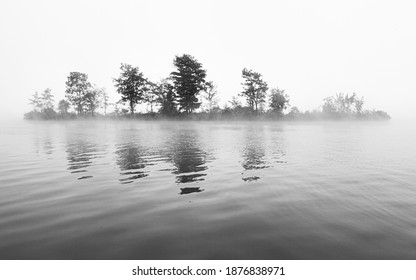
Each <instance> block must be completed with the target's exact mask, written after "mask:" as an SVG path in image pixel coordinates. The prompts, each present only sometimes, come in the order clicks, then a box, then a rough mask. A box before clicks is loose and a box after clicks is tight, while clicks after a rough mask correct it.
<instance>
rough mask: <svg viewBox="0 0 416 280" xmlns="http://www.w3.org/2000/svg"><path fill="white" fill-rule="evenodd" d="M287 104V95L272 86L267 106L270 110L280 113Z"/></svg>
mask: <svg viewBox="0 0 416 280" xmlns="http://www.w3.org/2000/svg"><path fill="white" fill-rule="evenodd" d="M288 105H289V96H288V95H287V94H285V91H284V90H279V88H277V87H276V88H272V89H271V93H270V97H269V106H270V109H271V111H272V112H274V113H277V114H279V115H281V114H282V113H283V110H284V109H286V108H287V106H288Z"/></svg>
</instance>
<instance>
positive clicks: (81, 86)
mask: <svg viewBox="0 0 416 280" xmlns="http://www.w3.org/2000/svg"><path fill="white" fill-rule="evenodd" d="M65 84H66V90H65V93H66V95H65V96H66V98H67V99H68V101H69V102H70V103H71V105H72V106H74V108H75V110H76V111H77V113H78V114H82V113H84V112H85V109H86V96H87V94H88V93H89V91H90V90H91V84H90V82H89V81H88V75H87V74H84V73H80V72H70V73H69V76H68V78H67V81H66V83H65Z"/></svg>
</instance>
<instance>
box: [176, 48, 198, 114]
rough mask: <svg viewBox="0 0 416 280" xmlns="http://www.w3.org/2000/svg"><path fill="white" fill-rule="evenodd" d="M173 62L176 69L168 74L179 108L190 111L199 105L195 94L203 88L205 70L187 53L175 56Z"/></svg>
mask: <svg viewBox="0 0 416 280" xmlns="http://www.w3.org/2000/svg"><path fill="white" fill-rule="evenodd" d="M173 64H174V66H175V67H176V68H177V71H174V72H172V73H171V74H170V75H171V78H172V80H173V83H174V87H175V91H176V94H177V98H178V102H179V106H180V109H181V110H183V111H184V112H186V113H191V112H192V111H193V110H195V109H198V108H199V106H200V105H201V103H200V102H198V98H197V95H198V93H199V92H200V91H201V90H205V77H206V70H204V69H202V64H201V63H199V62H198V61H197V60H196V59H195V58H194V57H193V56H190V55H187V54H184V55H182V56H176V57H175V59H174V61H173Z"/></svg>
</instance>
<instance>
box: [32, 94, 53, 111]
mask: <svg viewBox="0 0 416 280" xmlns="http://www.w3.org/2000/svg"><path fill="white" fill-rule="evenodd" d="M53 101H54V98H53V95H52V91H51V89H49V88H47V89H45V90H44V91H43V92H42V94H41V95H39V93H38V92H35V93H34V94H33V95H32V98H31V99H29V104H31V105H32V106H33V110H34V111H36V112H41V113H42V112H44V111H45V110H47V109H49V108H53Z"/></svg>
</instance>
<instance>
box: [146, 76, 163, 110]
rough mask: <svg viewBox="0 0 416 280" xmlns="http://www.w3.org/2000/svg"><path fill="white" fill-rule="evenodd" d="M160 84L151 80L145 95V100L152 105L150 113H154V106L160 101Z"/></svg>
mask: <svg viewBox="0 0 416 280" xmlns="http://www.w3.org/2000/svg"><path fill="white" fill-rule="evenodd" d="M159 91H160V85H159V84H156V83H152V82H149V90H148V91H147V92H146V94H145V95H144V100H145V101H146V102H147V103H148V104H149V105H150V113H153V106H154V105H155V104H156V103H157V102H158V96H159Z"/></svg>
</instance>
